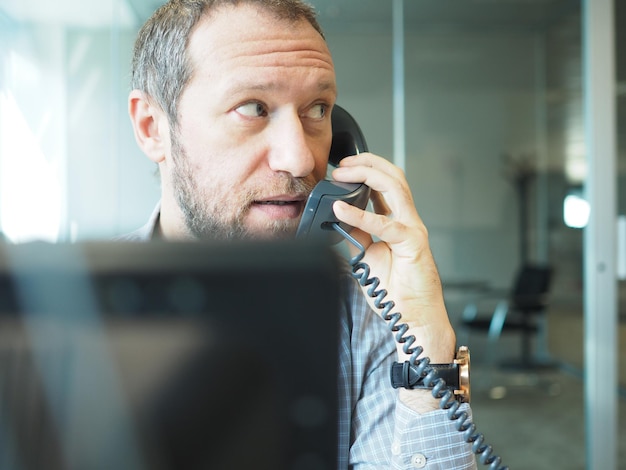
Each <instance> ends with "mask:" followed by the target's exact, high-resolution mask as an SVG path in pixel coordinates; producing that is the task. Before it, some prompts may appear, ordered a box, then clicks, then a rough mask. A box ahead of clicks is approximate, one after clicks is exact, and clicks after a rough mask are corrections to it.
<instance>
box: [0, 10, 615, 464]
mask: <svg viewBox="0 0 626 470" xmlns="http://www.w3.org/2000/svg"><path fill="white" fill-rule="evenodd" d="M161 3H162V1H160V0H106V1H92V0H89V1H85V2H82V3H80V5H78V4H77V3H76V2H72V1H70V0H58V1H56V2H52V3H50V2H47V1H44V0H0V231H1V232H2V233H3V236H4V237H5V238H6V239H7V240H8V241H10V242H24V241H28V240H32V239H45V240H50V241H70V240H71V241H73V240H87V239H94V238H109V237H111V236H113V235H116V234H119V233H123V232H127V231H130V230H132V229H134V228H136V227H138V226H140V225H142V224H143V222H144V221H145V219H146V218H147V216H148V215H149V213H150V211H151V210H152V208H153V206H154V204H155V202H156V201H157V199H158V195H159V187H158V179H157V177H156V176H155V174H154V172H155V168H154V166H153V164H152V163H150V162H149V161H148V159H147V158H145V157H144V156H143V154H142V153H141V152H140V151H139V150H138V148H137V146H136V144H135V142H134V137H133V135H132V130H131V127H130V123H129V120H128V117H127V112H126V97H127V93H128V91H129V62H130V55H131V51H132V43H133V40H134V36H135V34H136V31H137V29H138V27H139V25H140V24H141V23H142V22H143V21H144V20H145V19H146V18H147V16H148V15H149V14H150V12H151V11H153V10H154V9H155V8H156V7H157V6H158V5H159V4H161ZM312 3H313V4H314V6H315V7H316V9H317V10H318V12H319V15H320V21H321V24H322V26H323V28H324V29H325V31H326V36H327V39H328V43H329V46H330V48H331V51H332V53H333V56H334V59H335V65H336V70H337V78H338V85H339V103H340V104H341V105H342V106H344V107H345V108H347V109H348V110H349V111H350V112H351V113H352V114H353V115H354V116H355V117H356V118H357V120H358V122H359V123H360V125H361V127H362V129H363V131H364V134H365V136H366V138H367V141H368V144H369V147H370V149H371V151H372V152H374V153H377V154H380V155H383V156H385V157H388V158H389V159H390V160H395V161H397V162H400V163H401V165H402V166H403V168H404V169H405V172H406V175H407V178H408V180H409V182H410V184H411V187H412V190H413V193H414V198H415V203H416V206H417V208H418V210H419V212H420V214H421V216H422V217H423V219H424V220H425V222H426V224H427V226H428V228H429V233H430V239H431V244H432V248H433V250H434V252H435V256H436V259H437V262H438V265H439V269H440V272H441V275H442V279H443V281H444V284H445V286H446V299H447V301H448V305H449V313H450V317H451V319H452V321H453V322H454V323H455V325H456V326H457V332H458V335H459V341H467V342H469V344H470V346H471V347H472V350H473V352H474V362H475V364H476V371H475V373H474V375H473V380H474V382H475V389H476V393H475V404H474V413H475V421H476V423H477V424H478V426H479V430H480V431H481V432H483V433H484V434H485V436H486V437H487V440H488V441H489V442H490V443H492V444H493V445H494V448H495V450H496V452H497V453H499V454H500V455H501V456H502V457H503V459H504V462H505V463H506V464H507V465H510V466H511V468H516V467H517V465H516V463H517V462H518V460H516V459H520V460H519V462H521V463H520V465H521V466H522V467H528V466H529V465H531V464H532V466H533V468H543V467H541V464H542V463H543V462H545V461H546V460H550V459H551V458H552V457H553V456H554V455H556V456H557V458H559V462H560V461H561V456H562V455H566V454H569V455H571V457H572V459H574V460H576V461H577V465H578V466H577V467H567V468H580V466H581V463H580V462H582V461H584V459H585V450H584V449H585V439H586V438H585V428H584V421H585V416H584V415H585V413H584V412H583V404H584V398H583V387H582V383H583V382H582V376H583V370H584V347H583V344H584V343H583V338H584V331H583V325H584V321H583V310H584V307H583V305H584V302H583V298H584V285H585V284H584V283H585V276H584V253H583V238H584V230H585V229H584V228H582V227H584V225H585V223H586V221H587V219H588V209H587V207H588V206H586V202H585V182H586V175H587V171H588V169H587V151H586V145H585V138H586V137H585V126H584V123H585V120H584V73H583V70H584V63H583V62H584V61H583V59H584V57H583V43H584V34H583V18H584V14H585V10H584V8H583V5H585V3H584V2H581V1H579V0H537V1H533V2H528V1H526V0H510V1H507V2H502V1H497V0H473V1H462V2H459V1H455V0H438V1H435V0H410V1H401V0H393V1H387V2H381V1H380V0H350V1H348V0H346V1H342V2H336V1H334V0H313V1H312ZM394 7H395V11H394ZM394 15H395V16H394ZM398 15H401V16H400V17H399V16H398ZM399 18H400V20H401V23H400V25H401V27H402V35H401V38H400V39H401V42H398V37H397V35H396V36H394V31H395V32H397V31H398V30H397V28H398V24H399V23H398V19H399ZM615 21H616V23H615V24H616V28H615V31H616V38H615V44H616V47H617V53H616V58H617V61H616V76H617V86H616V92H617V93H616V94H617V98H616V100H617V101H616V104H617V137H618V139H617V143H618V153H617V154H618V165H617V167H618V172H617V173H618V174H617V178H618V184H617V187H618V213H619V214H623V215H626V193H625V189H624V188H625V187H626V185H625V184H620V183H623V182H624V174H625V172H626V138H625V136H624V131H625V129H626V125H625V122H624V121H625V119H626V92H625V83H626V55H625V54H624V50H623V44H624V43H625V41H624V40H625V39H626V38H624V37H623V36H624V34H625V33H624V31H625V30H626V7H624V5H623V4H622V3H621V2H615ZM394 25H395V28H396V29H395V30H394ZM398 47H401V50H400V52H401V53H400V54H399V53H398V52H399V49H398ZM399 74H400V75H399ZM398 96H401V97H402V101H401V103H402V105H403V109H402V110H399V109H398V100H397V98H398ZM399 111H402V112H401V113H400V112H399ZM399 116H402V117H403V120H402V122H399V121H398V118H399ZM401 124H402V128H403V131H404V132H403V133H398V126H400V125H401ZM400 136H404V138H402V139H401V141H399V139H400V138H401V137H400ZM398 155H401V156H402V158H401V159H398ZM526 262H532V263H548V264H550V265H551V266H552V267H553V268H554V275H553V282H552V288H551V292H550V300H551V301H550V306H549V309H548V314H547V315H546V316H545V322H544V325H543V328H542V329H541V332H542V334H540V335H538V336H537V337H536V338H535V339H534V343H533V350H534V351H535V352H536V353H537V354H538V355H540V356H541V357H542V358H544V359H549V360H551V361H554V362H557V363H558V364H559V365H560V368H559V371H561V372H562V371H563V370H565V371H567V374H562V373H561V372H559V373H557V379H555V375H554V374H555V372H554V371H550V372H549V373H548V375H535V376H532V377H531V378H533V380H535V381H534V382H533V383H532V384H530V383H529V381H528V380H529V374H522V375H520V374H516V373H513V372H511V371H508V372H507V371H501V370H500V369H499V368H497V370H496V372H495V373H494V372H493V370H492V369H491V368H488V367H486V366H487V364H489V360H490V359H492V358H491V357H490V356H489V351H490V349H489V347H488V346H489V344H488V342H487V341H486V339H485V338H484V337H480V336H478V335H475V334H473V333H472V334H469V335H467V334H466V333H465V332H464V330H463V328H462V316H463V311H464V309H465V307H466V306H467V305H468V304H470V303H471V302H472V301H474V300H476V299H477V298H479V297H480V296H481V295H482V294H484V293H485V292H486V291H489V292H493V291H494V290H499V291H506V290H507V289H509V287H510V286H511V284H512V282H513V278H514V275H515V273H516V271H517V269H519V267H520V266H521V265H523V264H524V263H526ZM618 286H619V288H620V289H619V290H618V295H619V306H620V308H619V312H620V322H619V323H618V328H617V330H618V332H619V333H618V334H619V347H620V349H619V357H620V359H621V360H620V362H619V371H618V382H619V384H620V386H621V387H622V390H623V389H624V388H626V370H625V367H626V365H625V363H626V360H624V357H625V356H626V351H625V347H626V346H625V343H626V339H624V336H625V333H624V329H625V325H626V323H625V321H626V320H625V317H624V315H625V313H624V312H626V300H625V299H626V296H625V295H626V294H625V292H624V290H625V288H624V282H623V281H622V282H621V283H620V284H618ZM495 351H496V356H497V359H498V360H500V359H505V358H507V357H513V358H514V357H515V356H516V355H517V354H518V351H519V344H518V340H517V338H515V337H511V338H509V337H507V336H502V337H501V338H500V340H499V341H498V342H497V344H496V349H495ZM563 375H565V376H566V377H567V378H566V379H562V376H563ZM560 380H571V381H570V382H562V381H560ZM516 381H517V382H516ZM564 383H566V384H568V387H569V388H570V389H571V390H574V391H575V394H574V397H573V398H572V395H571V394H570V393H571V390H566V389H564V387H563V384H564ZM504 385H506V386H505V387H504V388H502V387H501V388H498V387H500V386H504ZM559 385H560V386H561V387H562V388H561V390H559V389H558V386H559ZM494 388H495V389H496V390H499V392H498V393H495V394H494V393H492V392H493V390H494ZM564 402H567V405H566V406H564ZM620 405H621V408H622V414H623V408H624V406H623V400H622V401H620ZM533 410H535V411H538V412H537V413H535V414H533V413H532V412H533ZM624 422H626V419H621V422H620V426H623V425H624V424H623V423H624ZM542 428H543V429H545V430H548V431H550V432H551V434H552V438H545V439H544V438H539V437H537V438H535V437H536V436H537V432H539V430H541V429H542ZM622 432H623V430H622ZM554 436H563V439H562V440H558V439H556V438H555V437H554ZM551 439H552V440H551ZM622 441H623V440H622ZM520 442H521V443H525V444H520ZM522 445H523V446H524V447H523V448H522V447H521V446H522ZM622 445H623V444H622ZM619 452H620V457H621V458H623V459H626V455H625V454H624V452H625V450H624V449H623V448H620V450H619ZM533 456H534V457H533ZM530 458H536V459H537V461H536V462H529V460H528V459H530ZM588 465H591V464H590V463H588ZM545 468H554V467H553V466H552V467H551V466H546V467H545ZM563 468H566V467H563ZM589 468H591V467H589Z"/></svg>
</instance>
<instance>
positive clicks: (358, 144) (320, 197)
mask: <svg viewBox="0 0 626 470" xmlns="http://www.w3.org/2000/svg"><path fill="white" fill-rule="evenodd" d="M332 129H333V141H332V145H331V147H330V155H329V157H328V162H329V163H330V164H331V165H333V166H337V165H339V162H340V161H341V159H342V158H344V157H347V156H349V155H356V154H358V153H362V152H367V144H366V142H365V137H363V133H362V132H361V129H360V128H359V125H358V124H357V122H356V121H355V120H354V118H353V117H352V116H351V115H350V114H349V113H348V112H347V111H346V110H345V109H343V108H341V107H340V106H337V105H335V106H334V107H333V112H332ZM369 197H370V188H369V187H368V186H366V185H365V184H363V183H341V182H339V181H331V180H322V181H320V182H319V183H318V184H317V186H315V188H313V191H312V192H311V194H310V195H309V198H308V199H307V202H306V206H305V207H304V212H303V214H302V219H301V220H300V225H299V226H298V231H297V232H296V237H297V238H310V237H318V238H319V237H324V238H326V239H327V240H328V242H329V243H332V244H334V243H339V242H340V241H341V240H343V237H342V235H341V234H339V233H338V232H337V231H336V230H335V229H334V228H333V224H339V225H340V226H341V228H343V229H344V230H345V231H347V232H350V230H351V229H352V227H350V226H349V225H347V224H345V223H344V222H340V221H339V220H337V218H336V217H335V214H334V213H333V208H332V206H333V203H334V202H335V201H337V200H343V201H346V202H347V203H349V204H352V205H353V206H356V207H359V208H361V209H365V207H366V206H367V203H368V201H369Z"/></svg>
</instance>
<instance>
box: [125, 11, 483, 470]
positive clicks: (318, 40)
mask: <svg viewBox="0 0 626 470" xmlns="http://www.w3.org/2000/svg"><path fill="white" fill-rule="evenodd" d="M133 88H134V89H133V91H132V92H131V93H130V96H129V113H130V117H131V121H132V124H133V127H134V131H135V137H136V140H137V142H138V144H139V146H140V147H141V149H142V150H143V151H144V153H145V154H146V155H147V156H148V157H149V158H150V159H151V160H152V161H154V162H156V163H157V164H158V166H159V171H160V175H161V184H162V198H161V202H160V205H159V207H157V209H156V211H155V212H154V214H153V216H152V218H151V219H150V221H149V223H148V224H147V225H146V226H145V227H143V228H142V229H140V230H139V231H137V232H135V233H133V234H131V235H130V236H129V237H128V238H130V239H137V240H145V239H149V238H155V237H162V238H165V239H200V238H206V237H211V238H220V239H229V238H236V237H259V238H267V237H292V236H294V234H295V231H296V228H297V225H298V222H299V219H300V217H301V215H302V211H303V207H304V203H305V200H306V198H307V195H308V194H309V192H310V191H311V189H312V188H313V186H314V185H315V184H316V183H317V182H318V181H319V180H321V179H322V178H323V177H324V176H325V174H326V169H327V159H328V154H329V149H330V144H331V138H332V132H331V122H330V114H331V110H332V108H333V106H334V104H335V100H336V95H337V90H336V82H335V72H334V66H333V61H332V58H331V55H330V53H329V50H328V48H327V45H326V42H325V40H324V38H323V35H322V32H321V30H320V27H319V25H318V23H317V21H316V19H315V16H314V14H313V13H312V10H311V9H310V8H309V7H308V6H307V5H305V4H302V3H301V1H300V0H195V1H192V0H172V1H170V2H169V3H167V4H166V5H164V6H162V7H161V8H159V10H157V11H156V12H155V14H154V15H153V17H152V18H151V19H150V20H148V22H147V23H146V25H144V27H143V28H142V29H141V31H140V33H139V36H138V39H137V43H136V46H135V54H134V59H133ZM332 176H333V178H334V179H336V180H338V181H343V182H353V183H354V182H363V183H366V184H367V185H368V186H370V187H371V188H372V190H373V194H374V196H373V202H374V208H375V212H376V213H373V212H365V211H362V210H360V209H358V208H355V207H352V206H349V205H347V204H344V203H340V202H338V203H336V204H335V206H334V211H335V214H336V216H337V217H338V218H339V219H340V220H341V221H344V222H346V223H347V224H349V225H352V226H354V227H355V229H354V231H353V232H352V235H353V236H354V237H355V238H356V239H357V240H358V241H359V242H360V243H361V244H363V246H364V247H365V248H366V256H365V259H364V261H366V262H367V263H368V264H369V265H370V266H371V268H372V271H373V272H374V273H375V274H376V275H377V276H378V277H379V278H380V279H381V282H382V284H383V285H384V286H385V287H386V288H387V289H388V291H389V298H390V299H393V300H394V301H395V302H396V305H397V311H399V312H402V314H403V321H405V322H406V323H407V324H408V325H409V326H410V331H409V333H410V334H413V335H414V336H415V337H416V339H417V343H418V344H420V345H422V346H423V347H424V350H425V355H427V356H428V357H430V359H431V361H432V362H433V363H451V362H452V361H453V359H454V350H455V334H454V331H453V329H452V327H451V325H450V322H449V320H448V316H447V313H446V310H445V306H444V301H443V295H442V291H441V285H440V280H439V276H438V273H437V269H436V267H435V263H434V260H433V258H432V255H431V251H430V248H429V244H428V237H427V231H426V228H425V227H424V225H423V223H422V221H421V220H420V218H419V216H418V214H417V212H416V210H415V207H414V204H413V200H412V196H411V192H410V190H409V187H408V183H407V181H406V179H405V176H404V174H403V173H402V171H401V170H399V169H398V168H396V167H395V166H393V165H392V164H391V163H389V162H388V161H387V160H385V159H383V158H381V157H378V156H375V155H372V154H369V153H365V154H360V155H357V156H353V157H348V158H346V159H344V160H343V161H342V162H341V165H340V167H339V168H338V169H336V170H334V171H333V175H332ZM373 237H375V238H376V239H377V241H374V240H373ZM350 286H351V287H350V289H351V290H350V297H349V298H348V299H346V301H345V302H343V306H344V308H345V312H343V314H344V318H343V324H342V333H341V334H342V351H341V358H340V360H341V367H340V369H341V377H340V423H339V426H340V429H339V462H338V468H341V469H343V468H347V467H348V466H349V465H350V466H352V467H354V468H368V469H369V468H428V469H452V468H459V469H466V468H475V460H474V457H473V455H472V453H471V449H470V447H469V445H467V444H465V443H463V440H462V435H461V433H459V432H458V431H457V430H456V429H455V427H454V424H453V423H451V422H450V421H449V420H448V418H447V417H446V415H445V412H443V411H441V410H438V400H435V399H434V398H432V395H431V393H430V391H428V390H409V389H403V388H402V389H400V391H399V392H398V391H396V390H395V389H394V388H392V387H391V384H390V380H389V373H390V367H391V363H392V362H393V361H395V360H397V361H400V362H402V361H404V360H406V359H407V358H408V356H407V354H405V353H404V352H403V350H402V346H401V345H397V346H396V345H395V343H394V340H393V337H392V334H391V333H390V332H389V330H388V328H387V326H386V324H385V323H384V321H382V319H381V318H380V317H379V316H377V314H375V313H374V312H373V311H372V310H371V309H370V308H368V306H367V303H366V302H367V301H366V300H365V299H366V298H365V296H363V295H362V293H361V292H360V291H359V288H358V285H357V284H356V283H354V282H351V284H350ZM368 301H369V300H368ZM463 406H464V407H465V408H467V410H466V411H468V412H469V408H468V406H467V405H463Z"/></svg>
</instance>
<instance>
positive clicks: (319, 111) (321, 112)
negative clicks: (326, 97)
mask: <svg viewBox="0 0 626 470" xmlns="http://www.w3.org/2000/svg"><path fill="white" fill-rule="evenodd" d="M327 111H328V105H326V104H322V103H319V104H316V105H314V106H311V107H310V108H309V109H308V110H307V112H306V116H307V117H309V118H312V119H323V118H324V117H325V116H326V113H327Z"/></svg>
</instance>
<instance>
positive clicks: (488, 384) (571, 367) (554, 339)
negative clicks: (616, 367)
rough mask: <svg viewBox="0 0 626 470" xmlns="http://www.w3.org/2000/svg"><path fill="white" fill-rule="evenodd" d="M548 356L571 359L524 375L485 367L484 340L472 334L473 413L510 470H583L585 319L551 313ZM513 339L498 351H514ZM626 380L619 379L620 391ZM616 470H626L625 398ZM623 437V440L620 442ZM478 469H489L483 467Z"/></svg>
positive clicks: (625, 343) (623, 335)
mask: <svg viewBox="0 0 626 470" xmlns="http://www.w3.org/2000/svg"><path fill="white" fill-rule="evenodd" d="M548 328H549V329H548V331H549V335H548V342H547V346H548V351H549V352H550V355H551V357H554V358H556V359H557V360H565V359H567V360H568V367H566V368H565V369H554V370H548V371H543V372H540V373H534V374H520V373H519V372H514V371H512V370H506V369H502V368H500V367H497V368H495V369H494V368H492V367H490V366H488V365H487V362H488V361H487V348H486V341H485V340H484V338H480V337H479V336H478V335H473V336H472V337H471V338H470V340H469V344H470V346H471V348H472V365H473V367H472V389H473V397H472V409H473V411H474V423H475V424H476V426H477V427H478V431H479V432H480V433H482V434H483V435H484V436H485V438H486V441H487V443H488V444H490V445H492V446H493V448H494V452H495V453H496V454H497V455H499V456H500V457H501V458H502V459H503V462H502V463H503V465H507V466H509V468H510V469H511V470H526V469H529V470H530V469H532V470H542V469H551V470H554V469H563V470H585V469H586V468H593V469H596V468H600V467H598V466H595V465H591V466H590V467H586V455H585V428H584V394H583V381H582V378H581V377H580V375H579V373H578V372H579V371H580V369H579V368H580V366H581V365H582V346H581V345H582V315H580V314H574V313H572V312H568V311H560V312H554V313H552V312H551V316H550V321H549V327H548ZM619 334H620V347H621V349H620V367H621V368H622V373H623V368H624V366H625V364H624V362H626V354H624V347H626V325H624V324H621V325H620V333H619ZM517 344H518V343H517V341H516V339H515V338H504V337H503V338H502V339H501V342H500V343H499V345H498V352H499V354H498V355H500V354H504V351H516V350H517V349H516V348H518V345H517ZM623 380H624V378H623V377H620V381H622V387H623V386H624V383H623ZM618 408H619V410H618V413H619V417H618V426H619V432H618V438H617V441H618V469H620V470H626V439H625V438H624V437H623V436H624V435H626V399H624V398H623V394H622V397H621V398H620V399H619V405H618ZM620 436H621V437H620ZM479 468H487V467H486V466H481V465H479Z"/></svg>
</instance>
